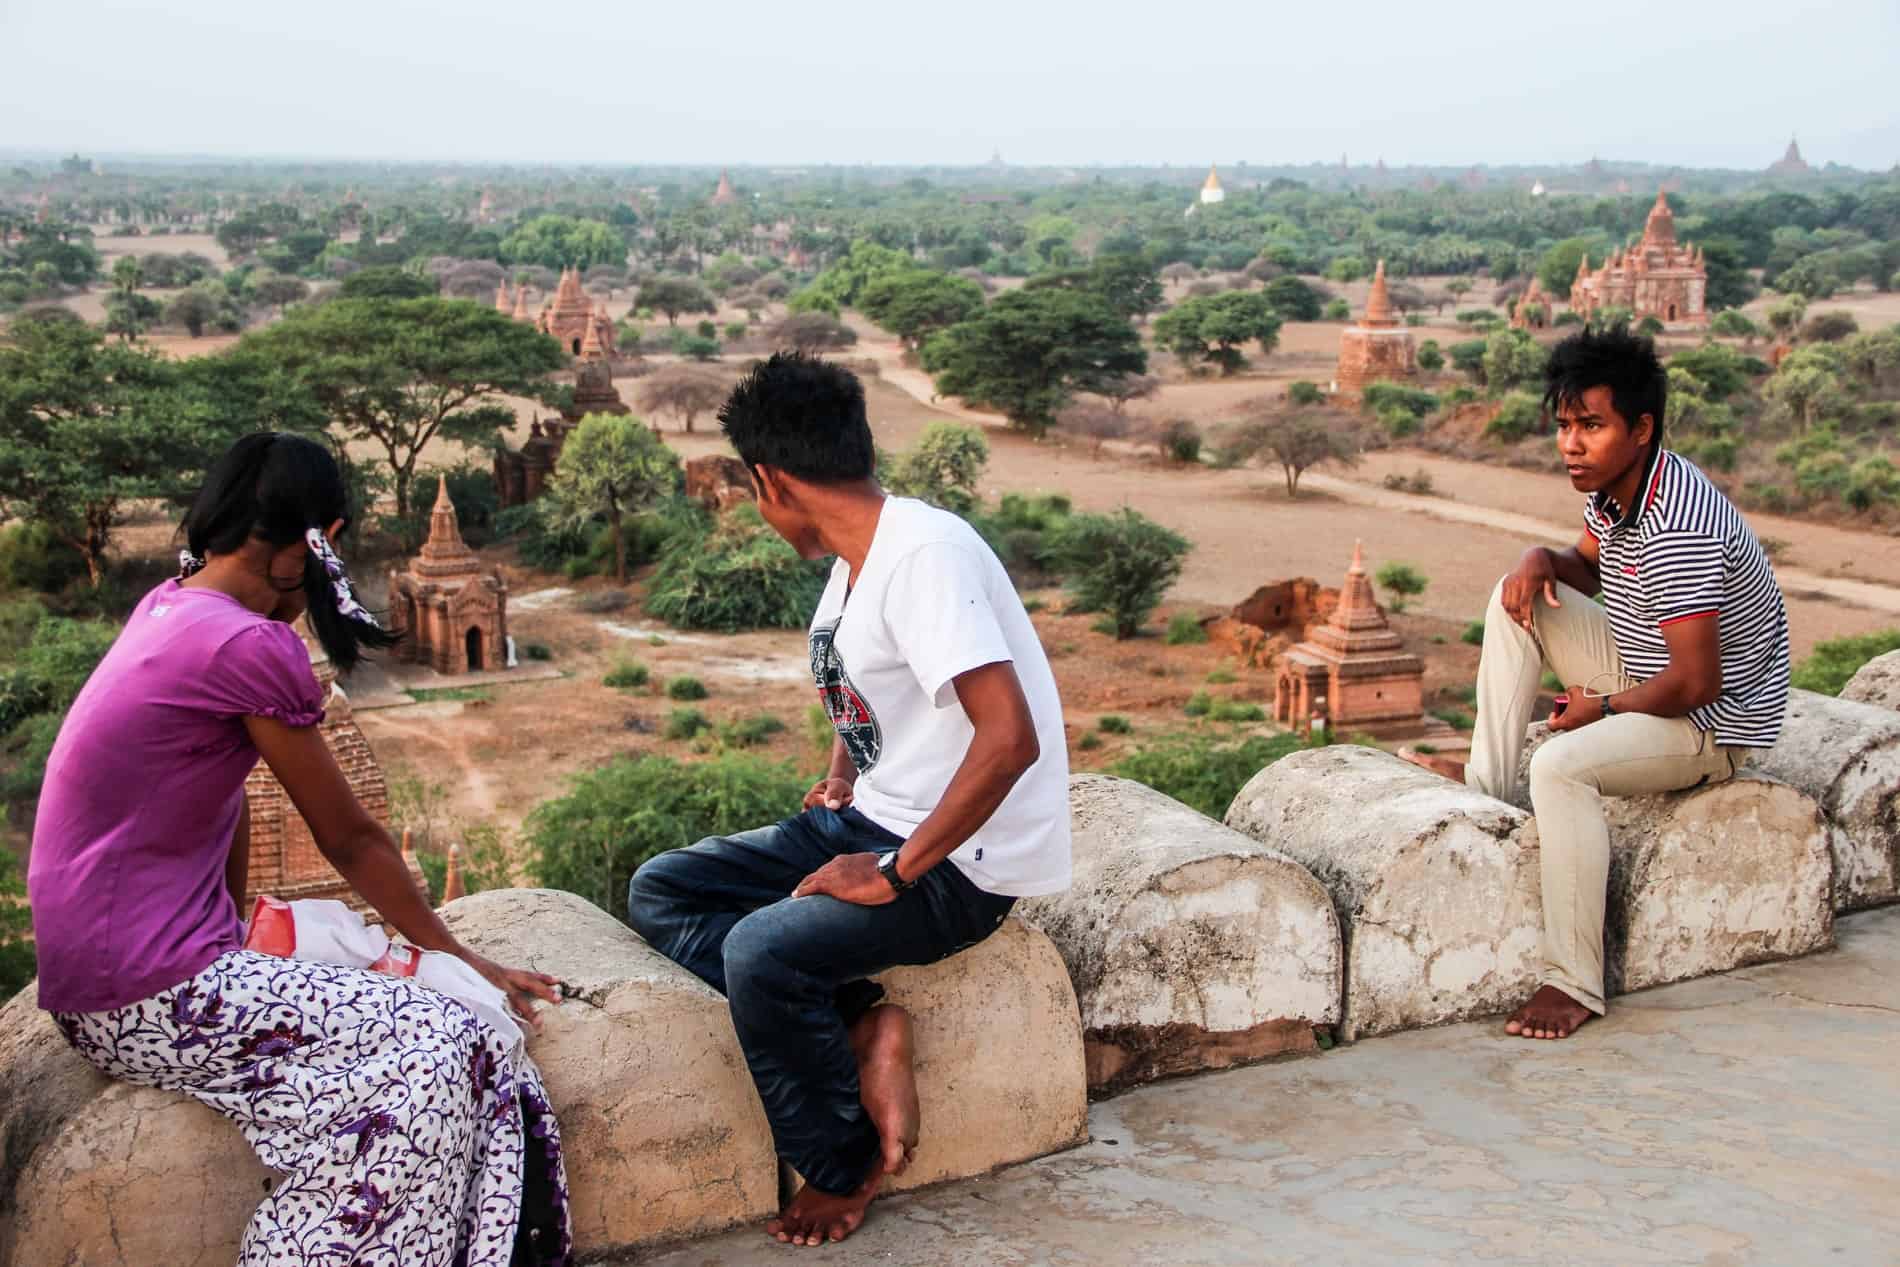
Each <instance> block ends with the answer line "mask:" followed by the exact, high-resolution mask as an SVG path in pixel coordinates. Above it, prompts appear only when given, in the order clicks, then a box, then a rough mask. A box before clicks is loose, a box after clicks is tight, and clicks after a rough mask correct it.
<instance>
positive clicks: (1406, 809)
mask: <svg viewBox="0 0 1900 1267" xmlns="http://www.w3.org/2000/svg"><path fill="white" fill-rule="evenodd" d="M1604 804H1605V807H1606V816H1607V818H1608V821H1609V825H1610V840H1611V850H1612V853H1611V874H1610V883H1609V893H1608V909H1607V913H1606V920H1605V937H1604V942H1605V975H1606V977H1607V984H1608V988H1609V990H1610V992H1611V993H1616V992H1619V991H1624V990H1634V989H1641V988H1643V987H1646V986H1652V985H1660V984H1663V983H1664V982H1668V981H1680V980H1683V979H1686V978H1688V977H1694V976H1700V975H1703V974H1705V973H1710V972H1719V971H1723V970H1725V969H1729V968H1735V967H1740V966H1742V965H1744V964H1751V963H1759V962H1762V961H1765V960H1770V959H1782V958H1789V957H1792V956H1795V955H1802V954H1807V953H1809V952H1811V951H1814V950H1819V949H1822V948H1824V947H1826V946H1829V945H1831V944H1832V942H1833V908H1832V903H1831V901H1830V896H1831V893H1830V889H1831V881H1832V874H1833V859H1832V857H1831V855H1830V852H1829V839H1828V833H1827V831H1826V829H1825V827H1824V823H1823V820H1822V817H1821V813H1820V807H1819V806H1818V805H1817V804H1816V802H1815V801H1814V800H1813V799H1812V798H1810V797H1808V796H1807V795H1805V794H1803V793H1802V792H1800V791H1799V790H1797V789H1796V788H1793V787H1790V786H1788V785H1787V784H1784V783H1780V782H1777V781H1775V780H1772V779H1769V778H1766V777H1763V776H1760V775H1754V774H1744V775H1742V776H1740V777H1738V778H1736V779H1732V780H1729V781H1727V782H1724V783H1720V784H1715V785H1713V786H1709V787H1702V788H1695V789H1690V790H1687V791H1683V792H1675V793H1669V794H1665V795H1660V796H1646V797H1628V798H1614V797H1612V798H1607V799H1606V800H1605V802H1604ZM1228 822H1229V824H1230V825H1231V826H1233V827H1235V828H1237V829H1239V830H1241V831H1244V832H1246V833H1247V834H1248V835H1249V836H1252V837H1254V838H1255V839H1262V840H1272V841H1273V842H1274V844H1275V845H1276V846H1278V847H1279V848H1281V849H1283V850H1285V851H1286V852H1287V853H1288V854H1290V855H1292V856H1293V857H1294V858H1296V859H1298V860H1299V861H1300V862H1302V863H1304V864H1305V865H1306V866H1307V867H1308V868H1309V869H1310V870H1311V871H1312V872H1313V873H1314V875H1316V876H1317V877H1318V878H1319V880H1320V881H1321V883H1323V884H1325V885H1326V887H1327V888H1328V890H1329V891H1330V892H1331V893H1332V895H1333V900H1334V903H1335V905H1336V906H1337V907H1338V910H1339V914H1340V920H1341V923H1342V925H1343V927H1344V930H1345V934H1346V990H1345V1019H1344V1022H1343V1025H1342V1032H1343V1033H1344V1034H1345V1036H1346V1037H1348V1038H1354V1037H1362V1036H1364V1035H1367V1034H1377V1033H1385V1032H1389V1031H1392V1030H1397V1029H1406V1028H1411V1027H1413V1026H1419V1025H1434V1024H1440V1023H1443V1022H1446V1021H1455V1020H1466V1019H1472V1018H1475V1017H1480V1016H1488V1015H1495V1014H1497V1013H1499V1012H1503V1011H1506V1010H1508V1009H1509V1008H1511V1007H1513V1006H1515V1005H1516V1004H1517V1003H1518V1002H1520V1001H1521V1000H1522V999H1523V998H1524V997H1525V996H1526V995H1527V994H1528V993H1529V992H1530V991H1531V990H1532V989H1534V988H1535V986H1536V982H1537V976H1538V969H1539V966H1540V964H1541V961H1542V952H1541V946H1542V926H1543V919H1542V913H1541V905H1540V902H1541V898H1540V894H1541V885H1540V883H1539V874H1538V832H1537V828H1536V824H1535V822H1534V821H1533V820H1532V819H1531V818H1530V817H1529V816H1528V815H1526V814H1525V813H1524V812H1523V811H1522V810H1520V809H1518V808H1516V807H1514V806H1511V805H1506V804H1505V803H1503V802H1501V801H1496V800H1493V799H1492V798H1490V797H1487V796H1484V795H1482V794H1480V793H1477V792H1473V791H1470V790H1469V789H1466V788H1464V787H1461V786H1459V785H1458V784H1455V783H1452V782H1450V781H1449V780H1446V779H1443V778H1440V777H1438V776H1436V775H1432V774H1428V773H1426V772H1425V771H1423V770H1419V769H1417V768H1416V767H1413V766H1410V765H1408V764H1406V763H1404V762H1402V761H1400V760H1398V759H1397V758H1396V757H1393V756H1391V755H1389V754H1387V753H1383V752H1379V751H1377V750H1373V749H1367V748H1353V747H1347V746H1343V745H1335V746H1333V747H1330V748H1325V749H1318V750H1315V751H1312V752H1304V753H1295V754H1293V755H1292V756H1289V757H1286V758H1283V759H1282V760H1280V761H1279V762H1276V763H1275V764H1274V765H1272V766H1270V767H1268V768H1267V769H1266V770H1264V771H1262V772H1261V773H1260V774H1259V775H1257V776H1256V777H1255V778H1254V779H1253V781H1252V782H1250V783H1249V784H1248V785H1247V787H1246V788H1245V789H1243V790H1242V792H1241V794H1240V795H1239V797H1237V798H1236V799H1235V801H1234V804H1233V806H1232V807H1231V808H1230V809H1229V811H1228Z"/></svg>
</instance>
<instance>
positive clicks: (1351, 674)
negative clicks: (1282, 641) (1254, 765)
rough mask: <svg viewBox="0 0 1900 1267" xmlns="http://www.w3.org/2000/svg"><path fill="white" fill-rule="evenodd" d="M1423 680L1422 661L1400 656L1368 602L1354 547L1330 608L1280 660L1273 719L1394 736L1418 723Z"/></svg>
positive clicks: (1368, 587) (1400, 647)
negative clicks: (1315, 720) (1315, 721)
mask: <svg viewBox="0 0 1900 1267" xmlns="http://www.w3.org/2000/svg"><path fill="white" fill-rule="evenodd" d="M1424 678H1425V662H1424V661H1423V660H1421V659H1420V658H1419V657H1418V656H1415V655H1413V654H1412V653H1411V652H1409V651H1406V650H1405V649H1404V644H1403V643H1402V642H1401V641H1400V639H1399V635H1398V634H1397V633H1395V632H1393V630H1392V627H1391V626H1390V625H1388V624H1387V623H1386V619H1385V613H1384V612H1383V611H1381V610H1380V609H1379V604H1378V602H1377V601H1376V600H1375V599H1374V598H1373V595H1372V582H1371V580H1370V579H1369V578H1368V577H1367V576H1366V568H1365V559H1364V553H1363V551H1362V550H1361V548H1360V546H1359V544H1358V543H1357V542H1355V543H1354V544H1353V548H1352V564H1351V566H1349V567H1348V568H1347V569H1346V581H1345V584H1344V585H1342V586H1341V587H1340V590H1339V604H1338V606H1336V607H1334V608H1333V613H1332V615H1331V616H1329V617H1327V619H1326V620H1325V621H1323V622H1321V623H1319V624H1315V625H1310V626H1308V627H1307V630H1306V640H1305V641H1303V642H1301V643H1299V644H1297V645H1296V646H1294V647H1293V648H1292V649H1290V650H1289V651H1287V653H1286V654H1285V655H1283V656H1281V657H1280V667H1279V674H1278V676H1277V678H1276V679H1275V681H1274V686H1273V716H1274V719H1275V720H1277V721H1279V722H1280V723H1281V724H1283V725H1287V726H1293V727H1304V726H1305V725H1306V724H1307V722H1308V721H1309V720H1310V719H1311V718H1312V717H1314V716H1315V715H1318V716H1322V717H1324V718H1326V719H1327V721H1328V722H1329V723H1330V724H1331V725H1332V727H1333V728H1334V730H1335V732H1337V731H1339V730H1342V729H1344V728H1345V727H1351V728H1353V729H1355V730H1365V731H1369V732H1371V733H1374V734H1378V733H1397V732H1401V731H1404V730H1407V729H1411V728H1415V727H1417V726H1419V725H1421V724H1422V719H1423V717H1424V712H1425V697H1424Z"/></svg>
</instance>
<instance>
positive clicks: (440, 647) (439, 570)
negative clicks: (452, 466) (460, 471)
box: [389, 479, 508, 674]
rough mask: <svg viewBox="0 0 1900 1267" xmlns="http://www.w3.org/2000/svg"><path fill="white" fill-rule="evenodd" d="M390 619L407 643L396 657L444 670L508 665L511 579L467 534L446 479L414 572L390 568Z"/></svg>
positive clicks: (399, 646) (473, 670)
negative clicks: (485, 560) (485, 559)
mask: <svg viewBox="0 0 1900 1267" xmlns="http://www.w3.org/2000/svg"><path fill="white" fill-rule="evenodd" d="M389 606H390V619H391V623H392V626H393V628H394V631H395V632H396V633H397V634H399V635H401V637H402V641H401V642H399V643H397V644H396V650H395V655H396V656H398V657H400V658H402V659H405V660H410V661H414V662H415V663H418V664H427V665H430V666H431V667H433V668H434V669H435V671H436V672H438V673H449V674H455V673H477V672H480V671H482V670H484V669H499V668H502V667H504V666H505V665H506V664H507V648H508V583H507V582H506V581H504V580H503V579H502V578H501V573H499V572H486V571H484V570H483V569H482V561H481V560H480V559H479V558H477V557H476V554H475V552H474V551H473V550H471V549H469V548H468V545H467V543H466V542H464V541H463V540H462V531H461V528H460V526H459V525H458V524H457V523H456V519H455V503H454V502H451V501H450V500H449V483H448V481H447V480H446V479H445V480H443V481H442V483H441V486H440V489H439V491H438V492H437V493H436V498H435V509H434V511H433V512H431V514H430V516H429V539H428V540H427V541H426V542H424V543H423V546H422V553H421V554H419V555H417V556H416V559H415V561H414V562H413V563H411V564H410V565H409V568H408V570H407V571H402V572H398V571H393V570H392V571H391V572H390V574H389Z"/></svg>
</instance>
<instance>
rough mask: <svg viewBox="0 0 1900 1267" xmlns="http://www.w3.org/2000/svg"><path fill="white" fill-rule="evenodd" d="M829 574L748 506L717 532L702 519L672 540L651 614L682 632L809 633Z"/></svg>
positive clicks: (651, 595) (650, 599)
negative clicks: (806, 630)
mask: <svg viewBox="0 0 1900 1267" xmlns="http://www.w3.org/2000/svg"><path fill="white" fill-rule="evenodd" d="M825 572H826V569H825V567H824V565H823V564H822V563H818V562H807V561H806V560H804V559H801V558H799V557H798V552H797V551H795V550H793V549H792V547H791V546H789V545H787V544H785V542H784V541H783V540H781V539H780V538H779V536H778V535H777V534H776V533H774V532H773V531H772V530H771V529H769V528H767V527H766V526H765V521H764V520H762V519H760V518H759V512H758V508H757V507H756V506H751V505H745V506H740V507H738V508H736V509H734V510H732V511H731V512H729V513H728V514H727V515H725V516H724V518H723V519H721V520H720V521H719V523H718V524H717V525H716V526H715V525H714V524H713V523H712V522H711V520H710V518H709V517H708V516H705V515H703V514H702V515H699V516H697V517H696V519H695V521H693V522H691V523H689V524H687V525H685V526H684V527H683V528H682V530H681V531H680V532H678V533H677V534H675V535H674V536H672V537H671V538H669V539H668V541H667V543H666V544H665V545H664V546H663V547H662V548H661V551H660V562H659V566H658V567H657V568H656V569H655V570H654V572H653V577H652V580H651V581H650V582H649V584H648V586H647V601H646V609H647V611H648V612H649V613H651V614H652V615H654V616H656V617H658V618H659V619H661V620H664V621H666V622H667V623H668V624H670V625H675V626H678V627H679V628H682V629H712V630H717V631H719V632H721V633H736V632H738V631H739V630H741V629H801V628H803V627H804V626H805V624H806V622H807V621H808V620H809V619H810V618H811V612H812V609H813V608H814V607H816V606H817V605H818V595H819V594H820V593H821V592H823V590H824V586H825Z"/></svg>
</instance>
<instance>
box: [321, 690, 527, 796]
mask: <svg viewBox="0 0 1900 1267" xmlns="http://www.w3.org/2000/svg"><path fill="white" fill-rule="evenodd" d="M405 714H407V716H405ZM453 716H454V717H455V718H456V722H457V724H454V725H448V726H445V725H443V724H442V723H443V721H444V720H446V718H445V717H444V716H443V710H442V708H441V706H440V705H435V704H419V705H412V706H410V707H408V708H401V709H397V708H389V709H376V710H373V711H368V712H362V713H358V714H357V715H356V720H357V724H358V725H359V726H361V727H362V729H363V732H364V734H365V735H366V736H367V737H368V738H369V739H370V741H371V742H372V743H374V744H375V745H376V746H377V747H378V748H383V749H384V750H385V751H391V752H396V751H400V752H401V753H402V755H403V759H404V760H406V761H407V762H409V764H410V765H412V766H414V767H416V768H417V769H419V770H420V769H422V768H425V767H426V768H427V770H428V771H429V775H430V778H431V781H439V782H442V783H444V784H446V785H448V786H449V787H450V788H452V789H453V799H454V802H455V807H456V810H457V812H458V813H460V814H462V815H463V816H464V817H466V818H468V819H469V820H470V821H475V820H478V819H481V820H485V819H489V818H493V817H494V816H495V813H496V811H497V810H498V809H499V808H500V798H499V797H498V796H497V795H496V793H495V786H494V783H493V781H492V780H491V779H490V777H489V771H488V770H487V769H485V768H484V764H483V763H482V762H480V761H477V760H476V759H475V757H474V754H473V753H472V752H471V751H470V749H471V748H472V747H473V746H474V745H475V744H477V743H480V742H482V741H483V740H484V739H485V738H486V737H487V736H486V731H487V730H488V727H471V726H469V725H468V724H467V721H468V719H467V710H466V709H465V708H462V707H460V706H459V705H458V706H457V707H456V708H455V710H454V712H453ZM392 739H393V740H396V741H397V743H396V744H390V743H389V741H390V740H392ZM417 745H421V746H422V747H424V748H425V749H428V750H432V752H433V753H434V754H438V755H436V756H434V757H433V758H432V757H430V756H425V755H424V754H423V753H419V752H417V751H416V746H417ZM449 767H453V769H454V770H455V771H457V772H458V777H454V778H446V779H445V778H443V777H442V775H443V774H444V773H445V771H446V769H447V768H449Z"/></svg>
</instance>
